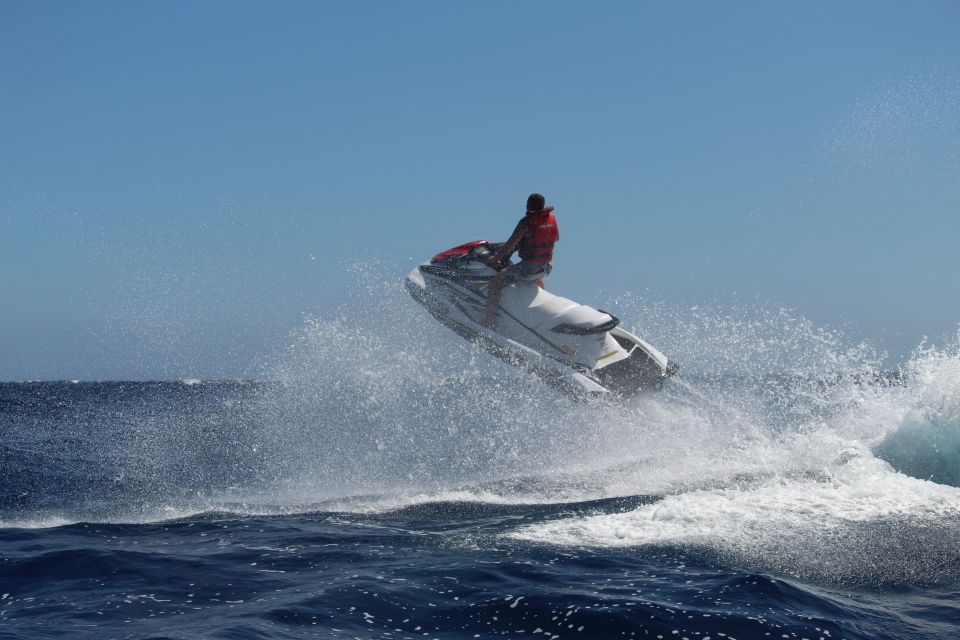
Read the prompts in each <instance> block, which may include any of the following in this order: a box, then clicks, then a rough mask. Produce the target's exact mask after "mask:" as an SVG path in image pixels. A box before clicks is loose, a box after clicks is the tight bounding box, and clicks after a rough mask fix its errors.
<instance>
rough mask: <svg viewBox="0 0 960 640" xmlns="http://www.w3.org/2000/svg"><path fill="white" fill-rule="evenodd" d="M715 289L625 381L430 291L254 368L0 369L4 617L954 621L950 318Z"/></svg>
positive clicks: (470, 626) (764, 630) (34, 634)
mask: <svg viewBox="0 0 960 640" xmlns="http://www.w3.org/2000/svg"><path fill="white" fill-rule="evenodd" d="M418 312H419V311H418ZM696 314H700V315H701V321H699V322H698V324H697V326H698V327H699V329H698V331H704V332H706V333H709V334H710V335H712V336H713V338H712V339H710V340H707V339H704V338H703V337H702V336H700V337H697V336H696V335H694V333H696V332H695V331H693V330H692V329H689V330H687V331H685V332H684V331H678V332H675V333H672V334H669V335H668V334H666V333H664V334H662V335H655V336H654V338H655V340H654V344H657V346H659V347H661V348H663V349H664V351H665V352H667V353H668V355H670V356H671V357H674V358H675V359H678V360H679V361H680V362H681V364H682V365H684V366H685V367H686V369H685V372H682V373H681V375H680V376H678V377H677V378H676V379H674V380H671V381H670V382H669V383H668V384H667V385H666V386H665V388H664V389H663V390H662V391H660V392H658V393H651V394H648V395H645V396H642V397H639V398H634V399H632V400H630V401H627V402H609V401H592V402H586V403H584V402H576V401H573V400H571V399H568V398H564V397H562V396H560V395H558V394H557V393H556V392H554V391H552V390H550V389H548V388H546V387H543V386H542V385H540V384H539V383H538V382H537V381H535V380H532V379H530V378H527V377H525V376H524V375H523V374H522V373H520V372H519V371H516V370H514V369H511V368H510V367H508V366H506V365H504V364H502V363H499V362H494V361H493V360H492V358H490V357H489V356H487V355H486V354H485V353H483V352H481V351H479V350H477V349H475V348H473V347H471V346H470V345H468V344H467V343H465V342H461V341H459V339H458V338H456V337H455V336H452V334H451V335H450V336H447V335H446V334H445V333H444V330H443V329H442V328H440V327H439V326H435V325H434V323H432V321H431V320H429V319H428V318H427V317H426V314H425V313H424V314H422V315H423V318H422V319H420V320H417V322H422V323H423V325H422V327H419V328H418V330H417V331H415V332H412V331H411V330H410V326H409V324H404V325H403V326H397V327H393V328H392V329H391V328H389V327H383V328H382V329H383V330H382V331H374V330H371V329H370V328H369V326H367V325H364V324H363V323H362V322H360V326H359V328H358V321H357V320H355V319H351V318H350V317H349V316H342V317H335V318H332V319H327V320H322V321H321V320H315V321H311V322H310V323H308V325H307V327H306V328H305V329H304V330H303V331H302V332H300V333H299V334H298V335H297V336H296V337H294V338H293V339H292V340H291V345H290V348H289V352H288V353H286V354H285V355H284V356H283V357H282V358H280V362H279V364H277V366H276V367H274V368H273V369H272V372H271V375H270V376H265V379H264V380H262V381H201V380H190V379H187V380H180V381H170V382H144V381H135V382H133V381H131V382H92V381H61V382H11V383H4V384H0V436H2V438H0V638H4V639H7V638H17V639H20V638H142V639H146V638H151V639H160V638H238V639H239V638H271V639H273V638H307V637H318V638H398V639H399V638H522V637H533V638H537V637H542V638H551V639H557V638H656V639H664V638H667V639H671V640H672V639H677V640H681V639H682V640H711V639H712V640H718V639H723V640H734V639H737V640H748V639H753V638H757V639H765V638H772V639H779V638H784V639H792V638H797V639H801V638H809V639H828V640H839V639H841V638H847V639H877V638H891V639H893V638H896V639H904V640H906V639H920V638H930V639H933V638H937V639H940V638H956V637H960V603H958V598H960V490H958V488H957V487H958V486H960V457H958V455H960V350H958V349H957V346H956V345H955V344H954V345H952V346H951V345H947V346H946V347H939V348H934V347H932V346H922V347H921V348H918V349H917V351H915V352H914V354H913V355H912V356H911V358H910V359H909V361H908V362H905V363H904V364H903V365H902V366H900V367H897V368H896V370H895V371H894V370H890V368H889V367H888V368H879V367H878V365H877V364H876V363H875V361H874V360H873V359H872V356H870V355H869V353H868V351H869V350H864V348H863V347H862V345H852V346H849V345H847V346H845V345H844V344H843V343H842V341H838V340H837V339H835V338H834V336H833V334H830V333H829V332H825V331H820V330H817V329H816V328H812V327H811V326H810V324H809V323H807V322H806V321H803V320H802V319H792V318H788V317H785V316H783V315H782V314H780V315H778V314H777V313H771V314H768V316H767V320H765V321H763V322H761V323H760V324H761V325H763V326H762V327H761V328H759V329H758V328H757V327H758V326H759V325H758V323H757V321H756V320H747V319H740V320H737V319H731V318H730V317H726V316H724V315H723V314H715V315H711V316H710V317H709V318H708V319H706V320H704V318H706V317H707V316H708V315H710V314H708V313H707V312H706V311H703V310H699V311H695V313H694V314H693V315H696ZM655 317H658V314H657V313H656V310H653V311H651V315H650V318H651V319H652V318H655ZM632 325H633V326H630V327H628V328H630V329H631V330H635V331H637V332H638V333H640V334H641V335H645V334H646V335H647V336H649V335H650V333H651V332H652V331H653V330H652V329H651V327H653V326H654V325H653V324H652V321H648V320H646V319H644V318H643V317H640V316H635V317H634V319H633V322H632ZM365 327H366V328H365ZM653 332H654V333H655V331H653ZM441 334H442V335H441ZM418 335H422V336H426V337H420V338H418V337H416V336H418ZM401 337H405V338H407V340H406V341H400V338H401ZM398 345H402V347H401V346H398ZM684 345H686V346H684ZM678 355H679V357H678ZM691 365H693V366H691ZM697 369H699V370H697Z"/></svg>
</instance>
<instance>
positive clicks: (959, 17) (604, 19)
mask: <svg viewBox="0 0 960 640" xmlns="http://www.w3.org/2000/svg"><path fill="white" fill-rule="evenodd" d="M958 34H960V3H958V2H953V1H950V0H944V1H942V2H935V1H930V0H924V1H918V2H882V1H877V0H870V1H862V2H858V1H845V2H834V1H823V2H769V1H758V2H745V1H741V2H707V1H704V2H684V1H681V2H557V1H549V2H539V1H519V2H518V1H503V2H501V1H484V2H479V1H478V2H466V1H450V0H446V1H436V2H428V1H414V0H410V1H404V2H394V1H387V0H381V1H378V2H374V1H350V2H347V1H343V2H339V1H337V2H334V1H330V2H319V1H317V2H314V1H311V2H292V1H285V2H239V1H229V2H214V1H204V2H178V1H169V0H168V1H164V2H128V1H118V2H104V1H96V0H93V1H90V2H71V1H63V2H47V1H34V0H30V1H26V0H0V379H4V380H11V379H12V380H18V379H34V378H53V379H63V378H67V379H69V378H157V377H161V378H178V377H192V376H196V377H205V378H213V377H227V378H233V377H245V376H252V375H257V373H258V367H259V366H260V363H262V362H263V361H264V360H265V359H269V358H270V356H271V354H272V353H276V351H277V350H278V349H280V348H281V347H282V345H283V344H284V342H285V341H286V339H287V336H288V335H289V334H290V332H291V331H295V330H296V329H297V327H298V326H300V325H301V324H302V322H303V319H304V317H305V316H308V315H311V314H313V315H317V314H323V313H325V312H328V311H329V310H330V309H331V308H332V307H334V306H336V305H338V304H342V301H343V300H344V297H345V296H346V295H347V289H348V287H349V286H350V283H351V282H352V276H351V271H355V269H351V265H355V264H357V263H360V262H364V261H367V262H371V263H373V264H375V265H377V266H376V267H371V273H373V274H375V275H376V278H377V279H376V282H375V285H378V286H383V287H397V286H399V282H400V278H401V277H402V275H403V274H404V273H405V272H406V271H407V270H408V269H409V268H410V267H411V266H412V265H413V263H414V261H419V260H422V259H425V258H428V257H429V256H431V255H433V254H434V253H436V252H437V251H439V250H441V249H444V248H447V247H449V246H453V245H455V244H459V243H461V242H464V241H467V240H472V239H478V238H487V239H503V238H505V237H506V236H507V235H508V234H509V232H510V231H511V229H512V228H513V225H514V224H515V222H516V219H517V218H518V217H519V216H520V215H521V214H522V211H523V203H524V201H525V198H526V196H527V194H528V193H529V192H531V191H540V192H542V193H545V194H546V195H547V198H548V201H549V202H550V203H552V204H554V205H555V206H556V208H557V213H558V217H559V219H560V224H561V228H562V236H563V239H562V241H561V243H560V244H559V245H558V250H557V257H556V268H555V271H554V274H553V275H552V276H551V278H550V287H551V288H552V289H553V290H555V291H557V292H558V293H562V294H566V295H569V296H570V297H573V298H576V299H580V300H582V301H584V302H590V301H591V299H592V298H595V297H596V293H595V292H596V290H597V289H602V290H603V291H606V292H614V293H615V292H619V291H630V292H634V293H638V294H640V295H642V296H643V297H644V298H645V299H647V300H651V301H663V302H664V303H669V304H677V305H691V306H693V305H701V304H726V303H728V302H729V301H737V300H739V301H751V302H752V301H759V302H760V303H762V304H771V305H786V306H788V307H790V308H793V309H796V310H797V311H798V312H799V313H802V314H805V315H807V316H808V317H810V318H811V319H813V320H814V322H816V323H822V324H825V325H836V326H843V327H845V328H846V330H847V331H849V332H850V333H852V335H853V336H854V337H856V338H860V337H863V338H866V339H868V340H870V341H872V342H875V343H876V344H878V345H879V346H881V347H882V348H885V349H888V350H889V351H890V352H891V353H892V354H894V355H896V356H898V357H899V356H902V355H903V354H906V353H908V352H909V350H910V349H911V348H912V347H913V346H915V345H916V344H917V343H918V342H919V340H920V337H921V336H922V335H930V336H931V337H938V336H942V335H945V334H949V333H951V332H955V331H956V327H957V323H958V322H960V284H958V275H960V252H958V250H957V247H958V236H960V221H958V215H960V35H958ZM384 274H386V275H384Z"/></svg>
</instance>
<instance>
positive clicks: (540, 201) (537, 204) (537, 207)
mask: <svg viewBox="0 0 960 640" xmlns="http://www.w3.org/2000/svg"><path fill="white" fill-rule="evenodd" d="M546 204H547V200H546V198H544V197H543V196H542V195H540V194H539V193H531V194H530V197H529V198H527V211H532V212H534V213H537V212H540V211H543V207H544V206H545V205H546Z"/></svg>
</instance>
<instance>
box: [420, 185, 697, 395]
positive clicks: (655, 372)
mask: <svg viewBox="0 0 960 640" xmlns="http://www.w3.org/2000/svg"><path fill="white" fill-rule="evenodd" d="M537 195H538V194H533V195H532V196H531V197H530V199H528V206H527V208H528V211H529V210H530V209H531V205H533V206H534V208H535V210H534V216H533V218H534V219H535V220H536V221H539V222H540V224H545V225H547V226H549V225H551V224H552V226H553V232H552V233H551V232H550V230H549V229H545V230H544V231H543V232H542V235H541V236H537V235H536V234H535V233H529V232H527V231H526V230H524V229H523V228H522V227H523V226H524V223H525V220H526V219H525V220H521V222H520V224H518V225H517V229H516V230H515V231H514V234H513V235H512V236H511V240H510V241H508V242H507V243H492V242H487V241H486V240H477V241H474V242H468V243H466V244H463V245H460V246H458V247H454V248H452V249H448V250H446V251H444V252H442V253H439V254H437V255H436V256H434V257H433V259H432V260H430V262H424V263H423V264H421V265H420V266H418V267H416V268H414V269H413V270H412V271H411V272H410V273H409V274H408V275H407V279H406V289H407V291H408V292H409V293H410V295H411V296H413V298H414V299H415V300H417V301H418V302H419V303H420V304H422V305H423V306H425V307H426V308H427V310H428V311H429V312H430V313H431V314H433V316H434V317H436V318H437V319H438V320H439V321H440V322H442V323H443V324H445V325H446V326H448V327H450V328H451V329H453V330H454V331H456V332H457V333H458V334H460V335H461V336H463V337H464V338H466V339H467V340H470V341H472V342H475V343H476V344H477V345H479V346H481V347H483V348H484V349H486V350H487V351H489V352H490V353H492V354H493V355H495V356H497V357H499V358H501V359H503V360H504V361H506V362H508V363H510V364H512V365H515V366H517V367H520V368H521V369H524V370H526V371H529V372H531V373H533V374H535V375H537V376H538V377H540V378H541V379H542V380H544V381H545V382H547V383H548V384H550V385H552V386H554V387H556V388H558V389H560V390H561V391H564V392H567V393H570V394H572V395H606V394H609V393H612V394H615V395H620V396H630V395H633V394H636V393H638V392H640V391H644V390H650V389H658V388H660V386H661V385H662V384H663V381H664V380H665V379H666V378H668V377H670V376H672V375H674V374H675V373H676V372H677V370H678V368H679V367H678V366H677V365H676V363H674V362H671V361H670V360H668V359H667V357H666V356H664V355H663V354H662V353H660V352H659V351H657V350H656V349H654V348H653V347H652V346H650V345H649V344H647V343H646V342H644V341H643V340H641V339H640V338H639V337H637V336H635V335H633V334H631V333H629V332H627V331H624V330H623V329H621V328H620V327H619V326H618V325H619V323H620V321H619V320H618V319H617V318H616V317H614V316H612V315H611V314H609V313H607V312H605V311H598V310H596V309H594V308H592V307H589V306H586V305H581V304H578V303H576V302H574V301H572V300H568V299H567V298H561V297H560V296H556V295H554V294H552V293H550V292H548V291H546V290H544V289H543V288H542V278H543V277H544V276H546V275H547V274H549V273H550V261H549V258H550V257H551V256H552V248H553V242H555V241H556V239H557V238H558V237H559V233H557V232H556V218H555V217H554V216H553V214H552V208H549V209H548V208H545V207H544V201H543V199H542V198H543V197H542V196H540V199H539V206H536V205H537V204H538V201H537V199H536V198H535V197H534V196H537ZM528 217H529V214H528ZM518 232H520V233H519V237H518ZM543 238H547V240H546V241H544V240H543ZM511 242H513V244H514V246H521V247H523V248H522V249H521V262H520V263H519V264H514V263H512V262H510V261H509V257H510V255H511V254H512V252H513V247H511V246H510V245H511ZM523 243H525V246H524V244H523ZM544 245H549V251H547V247H546V246H544ZM531 255H532V256H534V257H535V258H536V257H538V256H539V257H542V256H544V255H546V256H547V260H545V261H541V262H537V261H535V260H530V259H529V257H530V256H531ZM525 263H527V264H528V266H527V267H524V264H525ZM530 263H532V265H533V266H529V264H530ZM508 285H509V286H508ZM495 296H497V297H495ZM488 305H489V307H488ZM488 309H491V310H492V312H493V313H488ZM494 314H495V317H496V325H495V329H491V328H488V327H487V326H485V324H484V321H485V320H487V319H492V318H493V316H494Z"/></svg>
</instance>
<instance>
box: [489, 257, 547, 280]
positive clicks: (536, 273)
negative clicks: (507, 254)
mask: <svg viewBox="0 0 960 640" xmlns="http://www.w3.org/2000/svg"><path fill="white" fill-rule="evenodd" d="M551 271H553V265H552V264H550V263H549V262H523V261H522V260H521V261H520V262H518V263H517V264H512V265H510V266H509V267H507V268H506V269H504V270H503V271H501V272H500V275H501V276H502V277H503V280H504V283H506V284H510V283H512V282H533V281H534V280H539V279H540V278H546V277H547V276H548V275H550V272H551Z"/></svg>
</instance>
